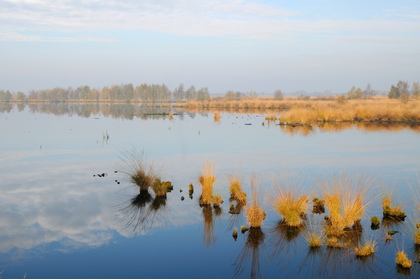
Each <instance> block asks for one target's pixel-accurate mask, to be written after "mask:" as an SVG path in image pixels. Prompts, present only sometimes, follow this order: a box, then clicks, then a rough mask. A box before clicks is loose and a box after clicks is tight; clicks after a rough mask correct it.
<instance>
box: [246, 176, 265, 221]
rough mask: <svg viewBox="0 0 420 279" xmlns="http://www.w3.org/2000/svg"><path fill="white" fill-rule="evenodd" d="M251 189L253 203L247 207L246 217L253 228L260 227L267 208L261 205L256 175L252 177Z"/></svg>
mask: <svg viewBox="0 0 420 279" xmlns="http://www.w3.org/2000/svg"><path fill="white" fill-rule="evenodd" d="M251 190H252V195H251V205H250V206H247V208H246V219H247V222H248V225H249V226H250V227H251V228H260V227H261V225H262V223H263V221H264V219H265V216H266V213H265V210H263V209H262V208H261V207H260V201H259V185H258V183H257V181H256V177H255V176H254V177H252V178H251Z"/></svg>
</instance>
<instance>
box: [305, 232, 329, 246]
mask: <svg viewBox="0 0 420 279" xmlns="http://www.w3.org/2000/svg"><path fill="white" fill-rule="evenodd" d="M305 238H306V241H307V242H308V244H309V247H311V248H318V247H321V246H322V244H323V243H324V241H325V235H324V234H323V233H317V232H311V233H309V234H308V235H305Z"/></svg>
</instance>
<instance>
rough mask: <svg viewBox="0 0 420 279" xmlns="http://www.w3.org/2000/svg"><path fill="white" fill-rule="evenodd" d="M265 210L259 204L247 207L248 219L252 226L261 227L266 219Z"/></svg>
mask: <svg viewBox="0 0 420 279" xmlns="http://www.w3.org/2000/svg"><path fill="white" fill-rule="evenodd" d="M265 216H266V214H265V211H264V210H263V209H262V208H260V207H259V206H258V205H253V206H249V207H247V208H246V219H247V222H248V225H249V226H250V227H251V228H259V227H261V225H262V223H263V220H264V219H265Z"/></svg>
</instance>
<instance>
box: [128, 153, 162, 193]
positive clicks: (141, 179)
mask: <svg viewBox="0 0 420 279" xmlns="http://www.w3.org/2000/svg"><path fill="white" fill-rule="evenodd" d="M145 157H146V155H145V153H144V151H141V152H138V151H137V150H135V149H133V150H132V151H125V152H123V158H122V161H123V164H122V169H123V170H122V171H121V172H122V173H124V174H125V175H127V176H128V177H129V178H130V181H131V182H132V183H133V184H135V185H137V186H139V188H140V191H147V190H148V189H149V187H150V186H152V185H153V183H154V182H155V180H156V179H159V176H158V172H157V171H156V167H155V166H154V165H153V164H152V163H150V162H147V160H146V158H145Z"/></svg>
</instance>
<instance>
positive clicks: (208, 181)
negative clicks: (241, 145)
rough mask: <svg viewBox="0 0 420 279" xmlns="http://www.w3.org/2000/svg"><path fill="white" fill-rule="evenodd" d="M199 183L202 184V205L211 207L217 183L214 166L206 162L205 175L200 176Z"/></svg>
mask: <svg viewBox="0 0 420 279" xmlns="http://www.w3.org/2000/svg"><path fill="white" fill-rule="evenodd" d="M198 181H199V182H200V184H201V189H202V193H201V198H200V204H203V205H209V204H211V202H212V200H213V184H214V182H215V181H216V175H215V173H214V164H212V163H210V162H209V161H206V163H205V164H204V167H203V174H202V175H201V176H200V178H199V179H198Z"/></svg>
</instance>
